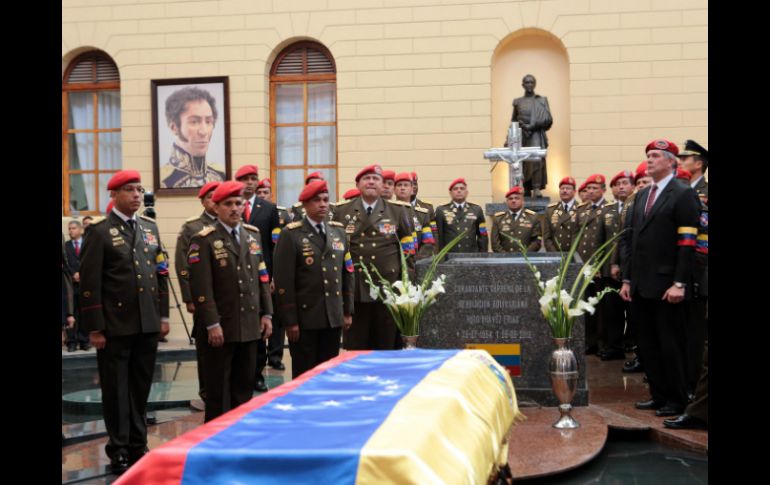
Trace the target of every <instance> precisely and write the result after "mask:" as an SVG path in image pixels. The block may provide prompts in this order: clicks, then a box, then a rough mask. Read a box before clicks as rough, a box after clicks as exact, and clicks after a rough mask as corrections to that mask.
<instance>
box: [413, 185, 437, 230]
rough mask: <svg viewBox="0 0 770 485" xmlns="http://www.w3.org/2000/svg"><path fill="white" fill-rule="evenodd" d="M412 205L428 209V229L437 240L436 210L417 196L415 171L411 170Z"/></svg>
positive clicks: (417, 188) (417, 186) (417, 187)
mask: <svg viewBox="0 0 770 485" xmlns="http://www.w3.org/2000/svg"><path fill="white" fill-rule="evenodd" d="M410 175H411V176H412V189H413V192H412V198H411V203H412V207H422V208H423V209H426V210H427V211H428V219H429V220H430V230H431V231H433V237H434V238H436V240H438V229H437V228H436V211H435V210H434V209H433V204H431V203H430V202H428V201H427V200H421V199H418V198H417V192H418V191H419V188H420V187H419V185H418V184H417V172H412V173H411V174H410Z"/></svg>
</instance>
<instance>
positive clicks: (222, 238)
mask: <svg viewBox="0 0 770 485" xmlns="http://www.w3.org/2000/svg"><path fill="white" fill-rule="evenodd" d="M228 231H229V229H228V228H226V227H225V226H223V225H222V224H221V223H219V222H217V224H216V225H214V226H209V227H206V228H205V229H203V230H202V231H201V232H199V233H198V234H196V235H195V236H193V238H192V241H191V242H190V250H189V252H188V253H187V263H188V264H189V265H190V291H191V292H192V296H193V301H194V302H195V317H196V318H197V320H198V321H199V322H200V324H201V325H203V326H204V327H209V326H210V325H213V324H215V323H219V324H220V325H221V326H222V333H223V334H224V339H225V342H250V341H252V340H259V339H260V338H261V332H260V323H259V320H260V317H261V316H262V315H272V314H273V303H272V299H271V297H270V275H269V274H268V273H267V268H266V266H265V259H264V256H263V248H262V243H261V238H260V235H259V229H257V228H256V227H254V226H249V225H248V224H241V227H240V228H239V233H238V234H239V236H238V237H239V239H240V244H238V245H237V246H236V243H235V240H234V239H233V237H232V235H231V234H230V233H229V232H228Z"/></svg>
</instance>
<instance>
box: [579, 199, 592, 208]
mask: <svg viewBox="0 0 770 485" xmlns="http://www.w3.org/2000/svg"><path fill="white" fill-rule="evenodd" d="M587 205H591V201H590V200H587V201H585V202H583V203H582V204H580V205H579V206H578V209H580V208H583V207H585V206H587Z"/></svg>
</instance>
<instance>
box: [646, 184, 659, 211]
mask: <svg viewBox="0 0 770 485" xmlns="http://www.w3.org/2000/svg"><path fill="white" fill-rule="evenodd" d="M657 191H658V185H657V184H652V188H651V189H650V195H648V196H647V203H646V204H645V205H644V217H647V214H649V213H650V209H652V205H653V204H654V203H655V193H656V192H657Z"/></svg>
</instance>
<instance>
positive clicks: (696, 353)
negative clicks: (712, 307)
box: [685, 296, 708, 392]
mask: <svg viewBox="0 0 770 485" xmlns="http://www.w3.org/2000/svg"><path fill="white" fill-rule="evenodd" d="M706 302H707V297H705V296H703V297H699V298H693V299H692V300H690V301H688V302H686V303H685V304H686V305H687V306H686V307H685V310H686V313H687V330H686V336H687V346H686V355H687V357H686V361H685V362H686V365H687V391H688V392H693V391H694V389H695V385H696V384H697V382H698V378H699V377H700V373H701V372H700V371H701V366H702V365H703V346H704V345H705V343H706V339H707V338H708V320H707V319H706Z"/></svg>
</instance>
